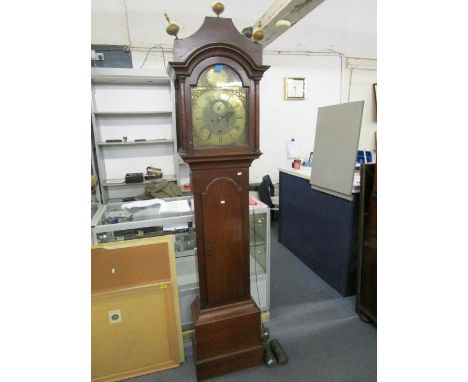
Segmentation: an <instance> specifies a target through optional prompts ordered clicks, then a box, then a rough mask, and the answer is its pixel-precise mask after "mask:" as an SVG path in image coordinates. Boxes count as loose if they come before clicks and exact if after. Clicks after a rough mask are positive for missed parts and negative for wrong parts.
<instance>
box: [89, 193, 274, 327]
mask: <svg viewBox="0 0 468 382" xmlns="http://www.w3.org/2000/svg"><path fill="white" fill-rule="evenodd" d="M177 200H187V201H188V203H189V206H190V208H191V209H190V211H189V212H181V213H170V214H167V215H163V216H161V215H160V216H158V215H154V216H149V215H148V217H147V218H145V219H140V218H138V219H137V220H132V221H125V222H119V223H114V224H109V223H105V220H104V219H105V214H106V212H107V211H109V210H118V209H119V207H120V206H121V205H122V204H125V203H122V202H119V203H108V204H105V205H102V206H101V207H100V208H99V210H98V211H97V212H96V213H95V215H94V217H93V219H92V224H91V231H92V243H93V244H100V243H106V242H113V241H119V240H132V239H135V238H136V237H135V236H129V237H128V239H126V238H125V237H123V236H121V235H120V236H116V235H115V233H116V232H117V233H118V232H122V231H132V230H133V231H138V230H141V231H143V229H149V230H151V229H152V228H154V227H161V230H159V231H151V232H150V234H149V235H147V236H145V235H144V234H143V235H142V236H141V238H147V237H153V236H164V235H170V234H174V243H175V244H174V245H175V248H174V250H175V254H176V269H177V281H178V286H179V301H180V313H181V321H182V330H184V331H188V330H191V329H192V327H193V321H192V312H191V308H190V306H191V304H192V302H193V300H194V299H195V297H196V296H197V294H198V293H199V289H198V272H197V256H196V240H195V239H196V237H195V230H194V227H195V218H194V213H193V200H192V197H191V196H182V197H175V198H165V199H164V201H166V202H170V201H177ZM256 203H257V205H255V206H250V208H249V216H250V219H249V222H250V224H249V225H250V289H251V296H252V298H253V299H254V300H255V302H256V303H257V305H258V307H259V308H260V310H261V312H262V317H263V320H264V321H267V320H268V319H269V311H270V209H269V207H268V206H267V205H265V204H263V203H262V202H260V201H258V200H256ZM156 210H157V209H156ZM140 217H141V216H140ZM185 224H186V225H187V226H188V228H187V229H183V230H182V229H179V230H178V229H174V230H167V231H165V230H164V229H165V228H167V227H177V226H180V225H185ZM103 235H108V236H107V237H106V238H105V241H103V239H102V237H103ZM188 237H192V239H190V238H188ZM180 241H182V242H183V243H179V242H180ZM187 241H188V242H190V243H188V244H187V245H188V246H189V247H191V246H193V249H190V248H186V244H185V243H187ZM252 260H257V261H256V263H255V262H253V261H252ZM255 270H256V271H257V272H255Z"/></svg>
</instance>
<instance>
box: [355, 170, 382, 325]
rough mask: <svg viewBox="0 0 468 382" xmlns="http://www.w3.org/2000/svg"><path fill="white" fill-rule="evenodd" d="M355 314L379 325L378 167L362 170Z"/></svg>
mask: <svg viewBox="0 0 468 382" xmlns="http://www.w3.org/2000/svg"><path fill="white" fill-rule="evenodd" d="M360 198H361V199H360V209H359V252H358V264H357V265H358V269H357V292H356V312H357V313H358V314H359V316H360V317H361V319H363V320H364V321H372V322H374V323H377V165H376V164H363V165H362V166H361V195H360Z"/></svg>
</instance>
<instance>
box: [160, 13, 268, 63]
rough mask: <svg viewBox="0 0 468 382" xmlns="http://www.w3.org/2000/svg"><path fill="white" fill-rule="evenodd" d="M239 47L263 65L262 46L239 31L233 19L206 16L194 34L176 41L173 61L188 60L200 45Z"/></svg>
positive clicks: (254, 60)
mask: <svg viewBox="0 0 468 382" xmlns="http://www.w3.org/2000/svg"><path fill="white" fill-rule="evenodd" d="M210 45H211V46H212V47H220V46H224V47H229V46H233V47H237V48H238V49H240V50H241V51H243V52H245V53H246V54H247V56H248V57H250V59H251V60H252V61H253V62H252V63H253V64H254V65H255V66H261V65H262V46H261V45H260V44H258V43H255V42H253V41H250V40H249V39H247V38H246V37H244V35H242V34H241V33H239V31H238V30H237V29H236V27H235V26H234V24H233V23H232V19H229V18H222V17H205V21H204V22H203V25H202V26H201V27H200V29H198V30H197V31H196V32H195V33H194V34H192V35H191V36H189V37H186V38H184V39H178V40H175V41H174V48H173V60H174V61H173V62H170V63H169V64H171V65H173V64H176V63H182V62H186V61H187V60H188V59H190V56H191V55H192V54H194V53H196V51H197V50H199V48H200V46H205V47H206V46H210Z"/></svg>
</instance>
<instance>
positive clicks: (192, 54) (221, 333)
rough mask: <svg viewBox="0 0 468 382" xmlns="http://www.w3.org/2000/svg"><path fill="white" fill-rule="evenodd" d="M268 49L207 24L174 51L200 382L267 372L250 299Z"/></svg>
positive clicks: (225, 21)
mask: <svg viewBox="0 0 468 382" xmlns="http://www.w3.org/2000/svg"><path fill="white" fill-rule="evenodd" d="M267 69H268V66H264V65H262V47H261V45H260V44H258V43H255V42H252V41H250V40H248V39H247V38H245V37H244V36H243V35H242V34H240V33H239V31H238V30H237V29H236V28H235V26H234V25H233V23H232V20H231V19H229V18H221V17H206V18H205V21H204V23H203V25H202V26H201V28H200V29H199V30H198V31H197V32H195V34H193V35H192V36H190V37H188V38H184V39H176V40H175V41H174V50H173V61H172V62H170V63H169V72H170V75H171V78H172V80H173V81H174V88H175V100H176V116H177V142H178V151H179V155H180V157H181V158H182V159H183V160H184V161H185V162H186V163H187V164H188V165H189V166H190V170H191V184H192V190H193V197H194V202H195V224H196V234H197V235H196V237H197V261H198V276H199V285H200V294H199V296H198V297H197V298H196V299H195V301H194V302H193V304H192V313H193V318H194V325H195V334H194V337H193V348H194V354H195V357H196V370H197V378H198V380H203V379H207V378H212V377H215V376H218V375H222V374H226V373H230V372H233V371H236V370H241V369H245V368H248V367H253V366H257V365H260V364H262V363H263V348H262V345H261V339H260V335H261V315H260V310H259V308H258V307H257V306H256V304H255V302H254V301H253V300H252V298H251V296H250V277H249V276H250V275H249V273H250V268H249V205H248V199H249V193H248V192H249V191H248V189H249V167H250V165H251V163H252V161H253V160H254V159H256V158H258V157H259V156H260V155H261V152H260V150H259V84H260V79H261V78H262V76H263V73H264V72H265V71H266V70H267Z"/></svg>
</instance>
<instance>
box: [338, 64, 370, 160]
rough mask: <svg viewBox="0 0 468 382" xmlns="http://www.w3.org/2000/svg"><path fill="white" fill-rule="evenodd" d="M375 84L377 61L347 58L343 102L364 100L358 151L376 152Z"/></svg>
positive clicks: (344, 72)
mask: <svg viewBox="0 0 468 382" xmlns="http://www.w3.org/2000/svg"><path fill="white" fill-rule="evenodd" d="M374 83H377V60H371V59H356V58H349V59H347V60H346V65H345V68H344V71H343V85H344V87H343V92H342V94H343V97H342V101H343V102H352V101H361V100H364V101H365V102H364V111H363V116H362V126H361V137H360V140H359V149H361V150H362V149H365V150H373V151H376V150H377V147H376V141H375V132H376V131H377V113H376V104H375V97H374V87H373V84H374Z"/></svg>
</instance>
